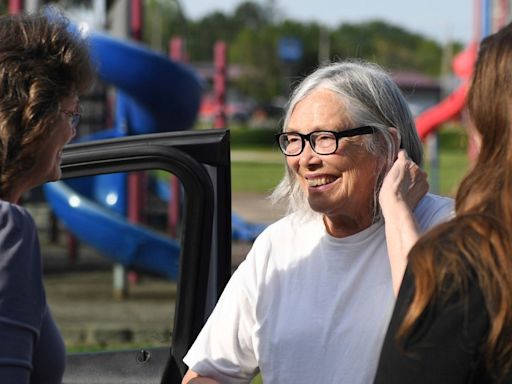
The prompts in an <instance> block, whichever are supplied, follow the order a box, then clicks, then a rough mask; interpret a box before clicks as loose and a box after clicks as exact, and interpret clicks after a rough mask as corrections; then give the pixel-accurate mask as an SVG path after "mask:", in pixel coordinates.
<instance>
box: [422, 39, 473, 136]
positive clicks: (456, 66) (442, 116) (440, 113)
mask: <svg viewBox="0 0 512 384" xmlns="http://www.w3.org/2000/svg"><path fill="white" fill-rule="evenodd" d="M477 48H478V45H477V43H476V42H472V43H471V44H470V45H469V46H468V48H467V49H466V50H465V51H463V52H461V53H459V54H458V55H457V56H456V57H455V58H454V60H453V71H454V72H455V74H456V75H457V76H458V77H459V78H461V79H462V84H461V85H460V86H459V87H458V88H457V89H456V90H455V91H453V92H452V93H451V94H450V95H449V96H448V97H447V98H445V99H444V100H442V101H441V102H440V103H439V104H437V105H434V106H433V107H431V108H429V109H427V110H426V111H425V112H423V113H421V114H420V115H418V116H417V117H416V129H417V130H418V135H419V136H420V138H421V139H422V140H423V139H424V138H425V137H426V136H427V135H428V134H429V133H432V132H433V131H435V130H436V129H437V127H439V125H441V124H442V123H444V122H446V121H448V120H451V119H453V118H455V117H456V116H457V115H458V114H459V113H460V112H461V111H462V109H463V108H464V105H465V104H466V93H467V90H468V86H469V78H470V77H471V73H472V72H473V64H474V62H475V58H476V53H477Z"/></svg>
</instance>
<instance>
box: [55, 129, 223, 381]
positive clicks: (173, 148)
mask: <svg viewBox="0 0 512 384" xmlns="http://www.w3.org/2000/svg"><path fill="white" fill-rule="evenodd" d="M142 170H164V171H168V172H171V173H172V174H174V175H175V176H177V177H178V178H179V179H180V181H181V183H182V186H183V190H184V195H185V199H184V213H183V215H184V219H183V220H184V221H183V222H184V226H183V228H182V230H181V246H180V251H179V267H178V275H177V297H176V304H175V305H176V307H175V317H174V323H173V326H172V341H171V345H169V347H159V348H153V349H151V348H150V349H143V350H140V349H138V350H126V351H116V352H100V353H79V354H71V355H69V356H68V360H67V366H66V371H65V374H64V379H63V382H64V383H66V384H71V383H102V384H107V383H123V384H129V383H137V384H143V383H173V384H174V383H179V382H180V381H181V378H182V377H183V375H184V373H185V371H186V366H185V365H184V364H183V362H182V359H183V357H184V355H185V354H186V352H187V350H188V349H189V347H190V346H191V344H192V343H193V341H194V340H195V338H196V336H197V335H198V333H199V331H200V330H201V328H202V326H203V324H204V322H205V321H206V319H207V317H208V315H209V314H210V312H211V310H212V309H213V307H214V305H215V303H216V302H217V299H218V297H219V296H220V294H221V292H222V290H223V288H224V286H225V284H226V283H227V281H228V279H229V276H230V274H231V182H230V148H229V132H228V131H226V130H209V131H183V132H173V133H163V134H150V135H139V136H130V137H124V138H119V139H109V140H101V141H93V142H87V143H80V144H73V145H69V146H67V147H66V148H65V150H64V154H63V162H62V171H63V179H68V178H74V177H82V176H93V175H98V174H109V173H114V172H132V171H142ZM169 313H171V311H169Z"/></svg>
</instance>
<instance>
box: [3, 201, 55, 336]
mask: <svg viewBox="0 0 512 384" xmlns="http://www.w3.org/2000/svg"><path fill="white" fill-rule="evenodd" d="M0 294H1V297H2V300H0V317H4V318H9V319H12V320H13V321H16V322H20V323H23V324H31V325H32V326H34V327H35V326H37V324H39V321H40V320H41V318H40V316H41V315H42V312H43V308H44V306H45V299H44V289H43V285H42V268H41V257H40V252H39V243H38V241H37V232H36V228H35V224H34V221H33V220H32V218H31V216H30V214H29V213H28V212H27V211H26V210H25V209H23V208H22V207H19V206H17V205H13V204H9V203H6V202H3V201H1V202H0Z"/></svg>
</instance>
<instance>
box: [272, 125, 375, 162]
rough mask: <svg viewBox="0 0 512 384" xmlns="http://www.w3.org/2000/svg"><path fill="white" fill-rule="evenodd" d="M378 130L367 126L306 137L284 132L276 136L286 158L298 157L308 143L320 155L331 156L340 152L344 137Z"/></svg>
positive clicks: (316, 132)
mask: <svg viewBox="0 0 512 384" xmlns="http://www.w3.org/2000/svg"><path fill="white" fill-rule="evenodd" d="M375 131H377V128H375V127H372V126H369V125H366V126H364V127H358V128H353V129H347V130H346V131H340V132H336V131H314V132H310V133H308V134H306V135H303V134H302V133H298V132H283V133H278V134H277V135H276V141H277V143H278V144H279V148H280V149H281V152H283V154H284V155H286V156H298V155H300V154H301V153H302V151H303V150H304V146H305V145H306V141H309V144H310V145H311V148H312V149H313V151H315V152H316V153H317V154H319V155H330V154H333V153H334V152H336V151H337V150H338V142H339V140H340V139H341V138H343V137H353V136H361V135H368V134H371V133H375Z"/></svg>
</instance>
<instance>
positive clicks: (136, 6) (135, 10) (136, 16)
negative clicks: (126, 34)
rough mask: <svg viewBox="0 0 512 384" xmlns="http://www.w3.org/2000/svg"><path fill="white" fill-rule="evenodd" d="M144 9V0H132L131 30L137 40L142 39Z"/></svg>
mask: <svg viewBox="0 0 512 384" xmlns="http://www.w3.org/2000/svg"><path fill="white" fill-rule="evenodd" d="M142 9H143V8H142V0H132V2H131V13H130V30H131V35H132V38H133V39H135V40H137V41H140V40H142V23H143V20H142V17H143V16H142V15H143V11H142Z"/></svg>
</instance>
